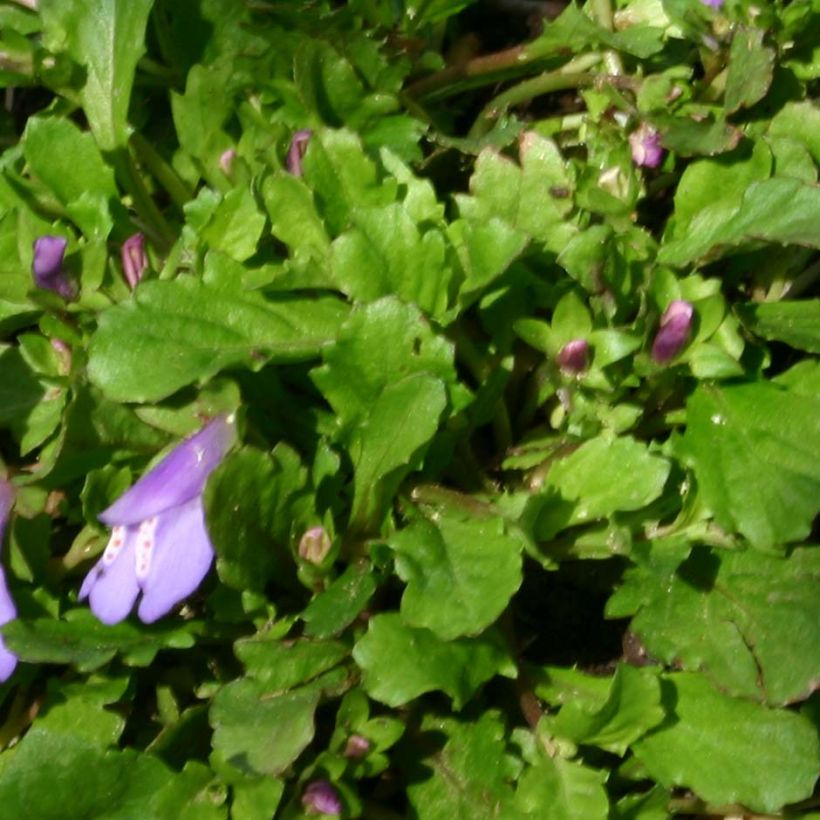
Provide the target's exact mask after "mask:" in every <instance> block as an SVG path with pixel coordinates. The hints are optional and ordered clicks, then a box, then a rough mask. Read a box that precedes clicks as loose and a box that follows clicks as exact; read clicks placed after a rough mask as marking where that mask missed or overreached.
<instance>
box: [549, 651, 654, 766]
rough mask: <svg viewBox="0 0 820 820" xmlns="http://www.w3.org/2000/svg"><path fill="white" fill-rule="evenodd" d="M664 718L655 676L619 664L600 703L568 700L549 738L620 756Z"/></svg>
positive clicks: (553, 719)
mask: <svg viewBox="0 0 820 820" xmlns="http://www.w3.org/2000/svg"><path fill="white" fill-rule="evenodd" d="M665 716H666V712H665V710H664V708H663V707H662V706H661V688H660V684H659V682H658V676H657V673H656V672H655V671H654V670H652V669H639V668H635V667H634V666H628V665H626V664H618V667H617V669H616V670H615V674H614V675H613V677H612V679H611V681H610V684H609V691H608V692H607V695H606V699H605V700H604V701H603V703H601V704H600V705H598V704H594V703H588V702H585V701H584V700H582V699H571V700H568V701H567V702H566V703H565V704H564V705H563V706H562V707H561V710H560V711H559V712H558V714H557V715H556V716H555V717H551V718H549V723H548V726H549V731H550V733H551V734H552V735H555V736H558V737H564V738H567V739H569V740H571V741H572V742H573V743H578V744H584V745H587V746H599V747H600V748H602V749H605V750H606V751H608V752H614V753H615V754H618V755H623V754H625V753H626V750H627V748H628V747H629V746H630V745H631V744H632V743H634V742H635V741H636V740H637V739H638V738H639V737H642V736H643V735H645V734H646V732H647V731H649V730H650V729H652V728H653V727H655V726H657V725H658V724H659V723H660V722H661V721H662V720H663V719H664V717H665Z"/></svg>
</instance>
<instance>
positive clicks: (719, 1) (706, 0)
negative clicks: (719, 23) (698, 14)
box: [700, 0, 723, 9]
mask: <svg viewBox="0 0 820 820" xmlns="http://www.w3.org/2000/svg"><path fill="white" fill-rule="evenodd" d="M700 2H701V3H703V5H704V6H709V7H710V8H713V9H719V8H720V7H721V6H722V5H723V0H700Z"/></svg>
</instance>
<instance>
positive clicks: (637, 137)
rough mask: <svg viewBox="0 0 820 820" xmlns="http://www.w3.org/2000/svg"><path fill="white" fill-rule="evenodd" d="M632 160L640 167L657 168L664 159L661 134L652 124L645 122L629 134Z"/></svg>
mask: <svg viewBox="0 0 820 820" xmlns="http://www.w3.org/2000/svg"><path fill="white" fill-rule="evenodd" d="M629 147H630V148H631V149H632V161H633V162H634V163H635V165H637V166H638V167H639V168H657V167H658V166H659V165H660V164H661V162H662V161H663V153H664V151H663V147H662V146H661V135H660V134H659V133H658V132H657V130H656V129H654V128H653V127H652V126H651V125H649V124H647V123H643V124H642V125H641V126H639V127H638V128H636V129H635V130H634V131H633V132H632V133H631V134H630V135H629Z"/></svg>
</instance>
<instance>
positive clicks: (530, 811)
mask: <svg viewBox="0 0 820 820" xmlns="http://www.w3.org/2000/svg"><path fill="white" fill-rule="evenodd" d="M605 782H606V773H605V772H600V771H596V770H595V769H590V768H589V767H588V766H584V765H582V764H581V763H576V762H574V761H572V760H565V759H564V758H561V757H556V758H548V757H544V758H542V759H541V760H540V761H539V762H538V764H537V765H535V766H531V767H529V768H528V769H527V770H526V771H525V772H524V774H522V775H521V779H520V780H519V781H518V790H517V791H516V795H515V797H516V800H515V802H516V805H517V806H519V807H520V809H521V811H522V812H523V813H524V816H526V817H545V816H548V817H549V818H550V820H606V818H607V817H608V816H609V799H608V798H607V794H606V790H605V789H604V783H605ZM547 807H548V809H547ZM505 816H506V815H505Z"/></svg>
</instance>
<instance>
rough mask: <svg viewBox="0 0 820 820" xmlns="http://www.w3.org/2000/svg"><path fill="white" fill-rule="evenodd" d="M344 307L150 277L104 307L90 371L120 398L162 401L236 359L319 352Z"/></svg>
mask: <svg viewBox="0 0 820 820" xmlns="http://www.w3.org/2000/svg"><path fill="white" fill-rule="evenodd" d="M345 313H346V309H345V306H344V305H343V303H341V302H340V301H339V300H337V299H333V298H330V297H318V298H316V299H310V298H304V297H281V298H279V299H277V300H275V301H273V300H271V301H269V300H267V299H265V298H264V297H263V296H261V295H260V294H259V293H255V292H242V291H240V290H238V289H231V290H230V291H227V290H226V289H223V288H217V287H209V286H208V285H207V284H205V283H203V282H201V281H199V280H196V279H193V278H190V277H182V278H180V279H176V280H174V281H168V282H164V281H155V282H145V283H142V284H141V285H140V287H139V288H138V290H137V291H136V293H135V295H134V298H133V299H132V300H129V301H127V302H123V303H122V304H119V305H116V306H115V307H113V308H110V309H109V310H106V311H103V313H101V314H100V318H99V327H98V328H97V331H96V332H95V333H94V335H93V336H92V339H91V345H90V351H89V364H88V370H89V377H90V378H91V380H92V381H93V382H94V383H95V384H97V385H98V386H99V387H100V388H101V389H102V390H103V392H104V393H105V394H106V395H107V396H108V397H109V398H111V399H113V400H115V401H143V402H145V401H156V400H158V399H161V398H164V397H166V396H169V395H170V394H171V393H173V392H175V391H176V390H178V389H179V388H180V387H184V386H185V385H187V384H191V383H193V382H198V381H204V380H206V379H208V378H210V377H211V376H214V375H215V374H216V373H218V372H219V371H220V370H222V369H224V368H226V367H229V366H231V365H238V364H245V365H246V366H249V365H250V364H251V363H252V362H254V361H258V360H259V358H260V357H261V358H262V359H263V360H267V359H272V360H275V361H279V362H291V361H299V360H304V359H310V358H312V357H314V356H316V355H317V354H318V353H319V351H320V350H321V348H322V345H324V344H325V343H327V342H328V341H331V340H332V339H334V338H335V335H336V332H337V329H338V327H339V325H340V324H341V322H342V320H343V317H344V315H345Z"/></svg>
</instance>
